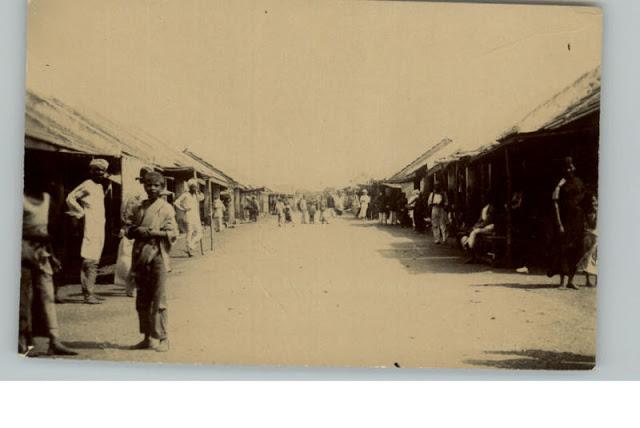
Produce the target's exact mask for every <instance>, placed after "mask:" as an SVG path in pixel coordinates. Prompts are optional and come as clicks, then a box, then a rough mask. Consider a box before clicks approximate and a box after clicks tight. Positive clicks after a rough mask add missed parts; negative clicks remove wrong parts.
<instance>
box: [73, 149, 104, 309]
mask: <svg viewBox="0 0 640 428" xmlns="http://www.w3.org/2000/svg"><path fill="white" fill-rule="evenodd" d="M108 168H109V163H108V162H107V161H106V160H104V159H93V160H92V161H91V162H90V163H89V176H90V178H89V179H88V180H85V181H83V182H82V183H81V184H80V185H79V186H78V187H76V188H75V189H73V190H72V191H71V193H69V195H68V196H67V200H66V202H67V207H68V208H69V211H68V214H69V215H70V216H72V217H74V218H76V219H78V220H80V219H84V232H83V235H82V247H81V249H80V257H82V268H81V272H80V282H81V283H82V294H83V295H84V302H85V303H87V304H91V305H95V304H98V303H101V300H103V299H102V298H101V297H98V296H96V294H95V285H96V277H97V276H98V263H99V262H100V257H101V256H102V249H103V247H104V239H105V208H104V197H105V192H104V188H103V187H102V186H103V183H104V182H105V181H106V179H107V169H108Z"/></svg>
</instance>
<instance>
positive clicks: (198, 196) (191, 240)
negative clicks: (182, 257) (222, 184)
mask: <svg viewBox="0 0 640 428" xmlns="http://www.w3.org/2000/svg"><path fill="white" fill-rule="evenodd" d="M187 186H188V188H189V190H188V191H186V192H184V193H183V194H182V195H180V197H179V198H178V199H177V200H176V201H175V202H174V205H175V207H176V208H177V209H178V210H180V211H181V212H183V213H184V216H185V222H186V225H187V236H186V251H187V254H188V255H189V257H192V256H193V253H194V252H195V248H196V244H197V243H198V242H200V240H201V239H202V221H201V220H200V202H202V201H204V195H203V194H202V193H200V191H199V190H198V182H197V181H196V179H195V178H192V179H190V180H189V181H187Z"/></svg>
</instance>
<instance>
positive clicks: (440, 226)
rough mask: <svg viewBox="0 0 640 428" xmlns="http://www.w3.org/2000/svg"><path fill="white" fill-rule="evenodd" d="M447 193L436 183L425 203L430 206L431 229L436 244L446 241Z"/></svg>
mask: <svg viewBox="0 0 640 428" xmlns="http://www.w3.org/2000/svg"><path fill="white" fill-rule="evenodd" d="M447 203H448V201H447V193H446V192H443V191H442V190H441V188H440V184H439V183H436V185H435V186H434V189H433V192H431V193H430V194H429V199H428V200H427V205H428V206H429V208H431V230H432V231H433V239H434V242H435V243H436V244H440V243H442V244H446V242H447V225H448V223H449V221H448V220H449V219H448V217H447Z"/></svg>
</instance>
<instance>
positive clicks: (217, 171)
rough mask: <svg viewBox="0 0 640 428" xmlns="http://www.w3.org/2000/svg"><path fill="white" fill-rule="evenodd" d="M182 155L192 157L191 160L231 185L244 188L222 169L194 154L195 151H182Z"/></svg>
mask: <svg viewBox="0 0 640 428" xmlns="http://www.w3.org/2000/svg"><path fill="white" fill-rule="evenodd" d="M182 153H184V154H185V155H186V156H188V157H190V158H191V159H193V160H195V161H196V162H199V163H201V164H202V165H204V166H206V167H207V168H209V169H210V170H211V171H213V172H214V173H215V174H216V175H217V176H219V177H221V178H222V179H224V180H226V181H227V182H228V183H229V184H233V185H236V186H242V185H241V184H240V183H239V182H238V181H237V180H236V179H234V178H233V177H231V176H230V175H228V174H226V173H225V172H224V171H222V170H221V169H220V168H218V167H216V166H214V165H213V164H212V163H211V162H209V161H208V160H206V159H204V158H203V157H202V156H200V155H198V154H196V153H194V152H193V151H191V150H189V149H184V150H183V151H182Z"/></svg>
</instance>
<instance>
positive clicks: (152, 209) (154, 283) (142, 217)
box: [127, 172, 178, 352]
mask: <svg viewBox="0 0 640 428" xmlns="http://www.w3.org/2000/svg"><path fill="white" fill-rule="evenodd" d="M164 186H165V181H164V177H163V176H162V175H161V174H159V173H157V172H149V173H148V174H147V175H146V176H145V177H144V189H145V191H146V193H147V199H146V200H144V201H143V202H142V204H140V205H139V206H138V209H137V210H136V213H135V216H134V222H133V225H132V226H130V227H129V228H128V229H127V236H128V237H129V239H134V240H135V242H134V244H133V256H132V268H131V269H132V272H133V279H134V281H135V284H136V288H137V290H138V295H137V297H136V311H137V313H138V323H139V327H140V333H142V334H143V335H144V339H143V340H142V341H141V342H140V343H138V344H137V345H135V346H133V349H153V350H156V351H158V352H166V351H168V350H169V342H168V335H167V296H166V281H167V272H168V271H169V270H170V266H169V253H170V251H171V245H172V244H173V243H175V241H176V240H177V237H178V225H177V224H176V220H175V211H174V209H173V207H171V205H170V204H169V203H168V202H166V201H165V200H164V199H162V198H161V194H162V190H163V189H164Z"/></svg>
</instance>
